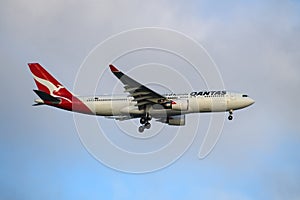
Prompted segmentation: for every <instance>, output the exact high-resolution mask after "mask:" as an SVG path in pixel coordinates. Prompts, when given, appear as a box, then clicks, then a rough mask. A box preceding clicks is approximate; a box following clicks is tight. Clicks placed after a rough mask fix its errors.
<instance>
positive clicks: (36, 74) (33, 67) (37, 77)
mask: <svg viewBox="0 0 300 200" xmlns="http://www.w3.org/2000/svg"><path fill="white" fill-rule="evenodd" d="M28 66H29V68H30V71H31V73H32V75H33V78H34V81H35V83H36V85H37V87H38V89H39V90H40V91H43V92H46V93H47V94H50V95H52V96H55V97H65V98H67V99H69V100H70V101H72V96H73V95H72V93H71V92H69V91H68V90H67V89H66V88H65V87H64V86H63V85H62V84H61V83H59V82H58V81H57V80H56V79H55V78H54V77H53V76H51V74H49V73H48V72H47V71H46V70H45V69H44V68H43V67H42V66H41V65H40V64H39V63H29V64H28Z"/></svg>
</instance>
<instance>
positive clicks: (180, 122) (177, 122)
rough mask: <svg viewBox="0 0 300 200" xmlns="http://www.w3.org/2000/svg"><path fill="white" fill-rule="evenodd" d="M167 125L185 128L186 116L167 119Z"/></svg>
mask: <svg viewBox="0 0 300 200" xmlns="http://www.w3.org/2000/svg"><path fill="white" fill-rule="evenodd" d="M167 123H168V124H169V125H173V126H184V125H185V115H178V116H170V117H168V118H167Z"/></svg>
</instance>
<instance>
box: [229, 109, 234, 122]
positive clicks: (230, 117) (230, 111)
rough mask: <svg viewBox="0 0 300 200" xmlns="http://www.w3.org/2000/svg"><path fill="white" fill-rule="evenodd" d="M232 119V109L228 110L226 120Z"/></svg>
mask: <svg viewBox="0 0 300 200" xmlns="http://www.w3.org/2000/svg"><path fill="white" fill-rule="evenodd" d="M232 119H233V110H229V116H228V120H232Z"/></svg>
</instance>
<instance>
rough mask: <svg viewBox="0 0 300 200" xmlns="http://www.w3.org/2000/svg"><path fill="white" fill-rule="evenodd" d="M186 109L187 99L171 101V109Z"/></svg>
mask: <svg viewBox="0 0 300 200" xmlns="http://www.w3.org/2000/svg"><path fill="white" fill-rule="evenodd" d="M188 109H189V101H188V100H187V99H184V100H176V101H173V102H172V110H179V111H187V110H188Z"/></svg>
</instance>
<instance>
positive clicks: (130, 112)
mask: <svg viewBox="0 0 300 200" xmlns="http://www.w3.org/2000/svg"><path fill="white" fill-rule="evenodd" d="M164 96H165V97H166V98H167V99H168V100H170V101H174V102H176V106H177V107H175V106H174V109H164V108H163V107H162V106H161V105H157V106H156V107H155V106H153V107H152V108H151V109H150V110H149V112H150V114H151V115H152V116H153V117H155V116H158V117H159V116H164V115H166V114H167V115H180V114H188V113H199V112H224V111H233V110H237V109H241V108H245V107H247V106H249V105H251V104H253V103H254V100H253V99H251V98H249V97H248V96H247V95H245V94H240V93H232V92H225V91H204V92H191V93H190V94H165V95H164ZM78 98H79V99H80V100H81V101H82V102H84V104H85V105H87V106H88V107H89V109H90V110H91V111H92V112H93V113H94V114H95V115H100V116H141V115H143V114H144V111H143V110H139V109H138V107H137V106H136V104H137V102H136V101H135V100H134V98H133V97H128V96H124V95H123V96H121V95H118V96H93V97H78Z"/></svg>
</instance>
